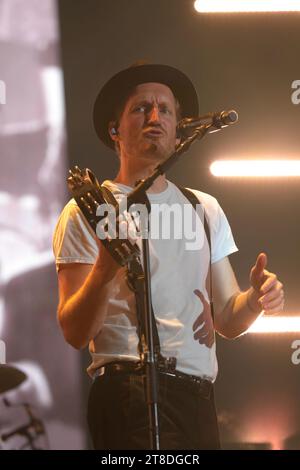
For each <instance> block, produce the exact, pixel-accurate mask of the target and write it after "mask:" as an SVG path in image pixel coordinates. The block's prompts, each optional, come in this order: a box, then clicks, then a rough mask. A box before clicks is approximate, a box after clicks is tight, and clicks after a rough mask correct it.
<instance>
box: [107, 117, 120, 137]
mask: <svg viewBox="0 0 300 470" xmlns="http://www.w3.org/2000/svg"><path fill="white" fill-rule="evenodd" d="M108 132H109V135H110V138H111V139H112V140H113V141H114V142H116V141H117V140H118V127H117V123H116V122H115V121H111V122H110V123H109V124H108Z"/></svg>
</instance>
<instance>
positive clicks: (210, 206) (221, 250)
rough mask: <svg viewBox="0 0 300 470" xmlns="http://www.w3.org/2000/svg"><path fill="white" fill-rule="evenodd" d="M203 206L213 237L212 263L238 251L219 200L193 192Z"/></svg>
mask: <svg viewBox="0 0 300 470" xmlns="http://www.w3.org/2000/svg"><path fill="white" fill-rule="evenodd" d="M192 191H193V192H194V194H195V195H196V196H197V197H198V199H199V201H200V202H201V203H202V204H203V206H204V209H205V214H206V217H207V220H208V225H209V229H210V236H211V262H212V263H216V262H217V261H220V260H221V259H222V258H225V257H226V256H229V255H231V254H232V253H235V252H236V251H238V248H237V246H236V244H235V241H234V238H233V235H232V232H231V228H230V225H229V222H228V220H227V217H226V215H225V213H224V211H223V209H222V207H221V206H220V204H219V203H218V201H217V199H216V198H214V197H213V196H211V195H210V194H206V193H203V192H201V191H195V190H192Z"/></svg>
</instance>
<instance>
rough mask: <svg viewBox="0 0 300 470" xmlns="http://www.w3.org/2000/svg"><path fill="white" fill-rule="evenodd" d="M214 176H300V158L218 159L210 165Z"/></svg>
mask: <svg viewBox="0 0 300 470" xmlns="http://www.w3.org/2000/svg"><path fill="white" fill-rule="evenodd" d="M210 171H211V173H212V174H213V175H214V176H224V177H228V176H231V177H235V176H246V177H251V176H254V177H269V176H270V177H283V176H300V160H218V161H215V162H213V163H212V164H211V165H210Z"/></svg>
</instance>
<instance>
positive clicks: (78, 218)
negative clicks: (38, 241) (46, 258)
mask: <svg viewBox="0 0 300 470" xmlns="http://www.w3.org/2000/svg"><path fill="white" fill-rule="evenodd" d="M53 253H54V256H55V263H56V268H57V270H58V265H59V264H62V263H87V264H94V263H95V261H96V258H97V256H98V246H97V243H96V241H95V238H94V232H93V230H92V228H91V227H90V226H89V224H88V222H87V220H86V219H85V217H84V216H83V214H82V212H81V210H80V209H79V207H78V205H77V203H76V201H75V200H74V199H71V200H70V201H69V202H68V204H67V205H66V206H65V207H64V209H63V211H62V213H61V215H60V217H59V219H58V222H57V225H56V227H55V230H54V234H53Z"/></svg>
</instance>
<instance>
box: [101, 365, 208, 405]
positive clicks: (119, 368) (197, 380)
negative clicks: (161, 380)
mask: <svg viewBox="0 0 300 470" xmlns="http://www.w3.org/2000/svg"><path fill="white" fill-rule="evenodd" d="M157 371H158V373H159V374H160V375H166V376H169V377H175V378H177V379H179V381H180V382H181V381H182V383H185V384H190V385H192V386H193V385H194V386H195V388H196V389H197V392H199V393H200V394H201V395H203V396H204V397H205V398H210V396H211V394H212V391H213V384H212V382H211V381H210V380H207V379H203V378H202V377H197V376H196V375H189V374H185V373H184V372H180V371H178V370H173V369H168V368H167V367H162V366H159V367H158V370H157ZM128 373H129V374H130V373H132V374H139V375H144V374H145V366H144V365H143V364H141V363H140V362H133V361H122V362H110V363H108V364H105V365H104V366H102V367H100V368H99V369H97V370H96V372H95V375H94V379H96V378H97V377H100V376H102V375H108V376H109V375H117V374H128Z"/></svg>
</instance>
